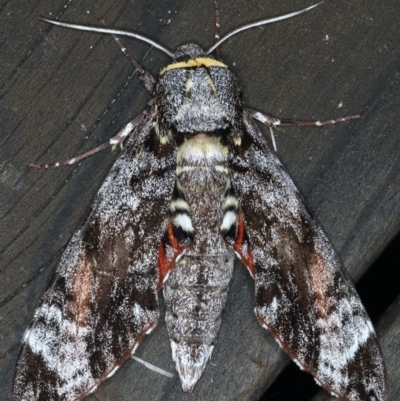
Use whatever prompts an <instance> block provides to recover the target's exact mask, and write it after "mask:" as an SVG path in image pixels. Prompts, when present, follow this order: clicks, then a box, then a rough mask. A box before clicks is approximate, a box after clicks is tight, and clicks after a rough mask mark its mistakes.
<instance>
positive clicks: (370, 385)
mask: <svg viewBox="0 0 400 401" xmlns="http://www.w3.org/2000/svg"><path fill="white" fill-rule="evenodd" d="M239 142H240V141H238V140H237V139H236V140H235V145H232V154H231V157H230V168H231V170H232V172H231V175H232V176H231V179H232V186H233V188H234V191H235V192H236V194H237V196H238V198H239V202H240V203H239V204H240V207H241V209H242V211H243V214H244V220H245V225H246V231H247V234H248V236H249V240H250V245H251V247H252V252H253V259H254V267H255V287H256V294H255V297H256V298H255V301H256V307H255V312H256V315H257V318H258V320H259V322H260V324H261V325H262V326H263V327H265V328H267V329H268V330H269V331H270V332H271V333H272V335H273V336H274V338H275V339H276V340H277V341H278V342H279V344H280V345H281V346H282V348H283V349H284V350H285V351H286V352H287V353H288V354H289V356H290V357H291V358H292V359H293V360H294V361H295V362H296V363H298V364H299V365H300V367H301V368H303V369H305V370H306V371H308V372H310V373H311V374H313V375H314V376H315V378H316V381H317V382H318V383H319V384H320V385H321V386H323V387H324V388H325V389H326V390H328V391H329V392H331V393H334V394H336V395H338V396H339V397H342V398H343V399H345V400H349V401H350V400H351V401H355V400H359V401H360V400H362V401H367V400H368V401H373V400H375V401H377V400H384V399H385V391H386V390H385V386H386V384H385V371H384V365H383V360H382V355H381V351H380V348H379V345H378V341H377V338H376V335H375V332H374V329H373V327H372V324H371V322H370V320H369V318H368V315H367V313H366V312H365V310H364V307H363V305H362V304H361V301H360V299H359V297H358V295H357V293H356V290H355V288H354V286H353V284H352V283H351V281H350V280H349V278H348V277H347V274H346V273H345V272H344V270H343V269H342V266H341V264H340V262H339V259H338V257H337V255H336V254H335V252H334V250H333V248H332V246H331V245H330V244H329V242H328V240H327V238H326V237H325V235H324V233H323V232H322V230H321V229H320V227H319V226H318V225H317V224H316V222H315V221H314V219H313V218H312V217H311V216H310V214H309V213H308V211H307V210H306V208H305V206H304V203H303V201H302V199H301V197H300V195H299V193H298V191H297V189H296V188H295V186H294V184H293V181H292V180H291V178H290V177H289V175H288V174H287V173H286V171H285V170H284V169H283V167H282V164H281V163H280V161H279V160H278V158H277V157H276V155H275V154H274V153H272V152H271V151H270V150H269V149H268V147H267V146H266V144H265V140H264V139H263V137H262V134H261V132H260V131H259V130H258V128H257V126H256V125H255V123H254V121H253V120H252V119H251V117H250V116H249V114H248V113H247V112H246V111H245V113H244V132H243V136H242V138H241V143H239Z"/></svg>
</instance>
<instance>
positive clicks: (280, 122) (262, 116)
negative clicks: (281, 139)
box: [247, 109, 361, 152]
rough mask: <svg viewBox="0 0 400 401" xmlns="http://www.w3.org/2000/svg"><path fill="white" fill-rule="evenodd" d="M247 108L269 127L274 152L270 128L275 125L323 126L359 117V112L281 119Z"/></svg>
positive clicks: (274, 144)
mask: <svg viewBox="0 0 400 401" xmlns="http://www.w3.org/2000/svg"><path fill="white" fill-rule="evenodd" d="M247 110H248V112H249V113H250V115H251V116H252V117H253V118H254V119H256V120H257V121H260V123H263V124H264V125H266V126H267V127H268V128H269V132H270V134H271V140H272V145H273V147H274V151H275V152H276V151H277V148H276V141H275V136H274V131H273V129H272V128H273V127H277V126H278V125H297V126H311V127H323V126H324V125H333V124H337V123H341V122H343V121H348V120H355V119H357V118H361V116H360V114H355V115H353V116H346V117H340V118H336V119H333V120H324V121H319V120H311V121H304V120H290V119H285V120H283V119H280V118H274V117H271V116H267V115H266V114H262V113H260V112H259V111H255V110H250V109H247Z"/></svg>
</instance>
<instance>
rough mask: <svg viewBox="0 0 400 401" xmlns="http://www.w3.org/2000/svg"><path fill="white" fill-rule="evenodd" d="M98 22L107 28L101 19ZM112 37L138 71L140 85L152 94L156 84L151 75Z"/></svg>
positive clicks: (114, 36) (115, 37) (116, 38)
mask: <svg viewBox="0 0 400 401" xmlns="http://www.w3.org/2000/svg"><path fill="white" fill-rule="evenodd" d="M99 21H100V22H101V23H102V24H103V25H104V26H105V27H106V28H108V26H107V24H106V21H105V20H104V18H103V17H101V18H100V19H99ZM112 37H113V38H114V40H115V41H116V42H117V45H118V46H119V48H120V49H121V51H122V53H124V55H125V56H126V58H127V59H128V60H129V61H130V63H131V64H132V65H133V66H134V67H135V68H136V69H137V70H138V71H139V73H140V76H139V79H140V81H141V82H142V84H143V85H144V86H145V88H146V89H147V90H148V91H149V92H150V93H153V91H154V85H155V83H156V80H155V79H154V77H153V75H151V74H150V72H149V71H147V70H145V69H144V68H143V67H142V66H141V65H140V63H139V62H138V61H137V60H136V59H135V57H133V55H132V53H131V52H130V51H129V50H128V49H127V48H126V47H125V46H124V45H123V44H122V42H121V40H120V39H119V37H118V36H117V35H114V34H112Z"/></svg>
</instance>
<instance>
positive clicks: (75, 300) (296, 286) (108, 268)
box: [14, 6, 385, 401]
mask: <svg viewBox="0 0 400 401" xmlns="http://www.w3.org/2000/svg"><path fill="white" fill-rule="evenodd" d="M313 7H315V6H311V7H308V8H306V9H303V10H300V11H297V12H294V13H290V14H287V15H284V16H282V17H277V18H273V19H269V20H264V21H260V22H259V23H255V24H250V25H248V26H245V27H243V28H239V29H237V30H235V31H233V32H231V33H230V34H228V35H226V36H225V37H224V38H222V39H221V40H218V39H219V17H217V23H216V35H215V36H216V41H215V43H214V45H213V46H212V47H211V48H210V49H209V50H207V51H204V50H202V49H201V48H200V47H199V46H197V45H194V44H188V45H184V46H181V47H180V48H179V49H178V50H177V51H176V52H175V53H172V52H170V51H168V50H166V49H164V48H163V47H162V46H160V45H158V44H156V43H154V42H153V41H151V40H149V39H147V38H143V37H141V36H140V35H136V34H128V33H126V32H124V31H115V30H109V29H104V28H90V27H82V26H75V25H71V24H63V23H59V22H55V21H49V20H46V21H47V22H52V23H54V24H58V25H61V26H67V27H70V28H76V29H84V30H91V31H98V32H106V33H114V34H121V35H128V36H133V37H136V38H138V39H141V40H144V41H146V42H148V43H150V44H152V45H154V46H156V47H158V48H159V49H161V50H163V51H165V52H166V53H167V54H169V55H170V57H171V58H172V62H171V64H169V65H167V66H166V67H165V68H164V69H163V70H162V71H161V72H160V74H159V77H158V80H157V81H156V80H154V78H153V77H152V76H151V75H150V74H149V73H147V72H146V71H144V70H143V69H141V67H140V66H137V65H135V64H134V65H135V66H136V67H137V68H138V69H139V71H140V72H141V74H142V79H143V82H144V84H145V86H146V88H148V89H149V90H150V92H151V95H152V98H151V100H150V102H149V105H148V108H147V110H145V111H144V112H143V113H141V114H140V115H139V116H137V117H136V118H135V119H134V120H133V121H132V122H130V123H129V124H128V125H127V126H126V127H124V128H123V130H121V131H120V133H118V135H117V136H115V137H114V138H113V139H111V140H110V141H109V143H108V144H106V145H109V144H117V143H120V144H121V143H122V142H123V141H124V140H125V139H127V142H126V145H125V148H124V150H123V151H122V153H121V155H120V157H119V158H118V160H117V161H116V163H115V164H114V166H113V168H112V169H111V171H110V174H109V175H108V177H107V178H106V180H105V182H104V184H103V185H102V187H101V188H100V190H99V192H98V194H97V196H96V199H95V203H94V204H95V206H94V207H93V210H92V212H91V214H90V216H89V217H88V219H87V220H86V222H85V223H84V225H83V226H82V227H81V228H80V229H79V230H78V231H77V232H76V233H75V234H74V236H73V237H72V239H71V241H70V243H69V245H68V247H67V249H66V251H65V252H64V254H63V255H62V257H61V260H60V263H59V265H58V267H57V269H56V272H55V274H54V276H53V278H52V280H51V282H50V284H49V287H48V289H47V290H46V292H45V294H44V295H43V297H42V299H41V301H40V302H39V305H38V306H37V308H36V311H35V314H34V317H33V320H32V322H31V324H30V326H29V328H28V330H27V332H26V333H25V336H24V340H23V347H22V350H21V353H20V357H19V361H18V365H17V370H16V375H15V380H14V400H68V401H69V400H71V401H72V400H81V399H83V398H85V397H86V396H87V395H88V394H89V393H90V392H92V391H94V390H95V389H96V388H97V386H98V385H99V384H101V382H102V381H104V380H105V379H106V378H108V377H110V376H111V375H112V374H113V373H114V372H115V371H116V369H118V367H119V366H121V364H122V363H123V362H124V361H125V360H126V359H128V358H129V357H130V356H131V355H132V354H133V353H134V351H135V349H136V347H137V346H138V344H139V343H140V341H141V340H142V339H143V337H144V336H145V335H146V334H148V333H150V331H151V330H152V329H153V328H154V327H155V325H156V324H157V321H158V315H159V312H158V305H157V298H158V292H159V291H160V290H161V289H162V290H163V293H164V298H165V302H166V305H167V311H166V324H167V328H168V332H169V335H170V340H171V348H172V357H173V359H174V361H175V362H176V368H177V371H178V373H179V376H180V379H181V383H182V388H183V390H184V391H192V390H193V387H194V386H195V384H196V382H197V381H198V379H199V378H200V376H201V374H202V372H203V370H204V368H205V366H206V363H207V361H208V359H209V358H210V356H211V353H212V350H213V348H214V345H215V344H216V339H217V334H218V330H219V326H220V322H221V316H222V310H223V308H224V305H225V301H226V297H227V292H228V289H229V283H230V280H231V277H232V271H233V263H234V260H235V258H239V259H240V260H241V261H242V263H243V264H244V265H245V266H246V267H247V269H248V270H249V272H250V274H251V276H252V277H253V278H254V281H255V313H256V317H257V319H258V321H259V323H260V324H261V325H262V326H263V327H265V328H266V329H268V330H269V331H270V332H271V334H272V335H273V337H274V338H275V339H276V340H277V341H278V343H279V344H280V346H281V347H282V348H283V349H284V350H285V352H286V353H288V355H289V356H290V357H291V358H292V359H293V360H294V361H295V362H296V363H297V364H298V365H299V366H300V367H301V368H302V369H304V370H306V371H308V372H310V373H311V374H313V375H314V377H315V379H316V380H317V382H318V383H319V384H321V386H322V387H324V388H325V389H326V390H328V391H330V392H332V393H334V394H336V395H338V396H340V397H341V398H343V399H345V400H349V401H355V400H362V401H366V400H368V401H373V400H384V398H385V372H384V367H383V360H382V356H381V352H380V349H379V345H378V342H377V339H376V335H375V332H374V329H373V327H372V324H371V322H370V320H369V318H368V316H367V314H366V312H365V310H364V308H363V306H362V304H361V301H360V299H359V297H358V295H357V293H356V291H355V289H354V287H353V285H352V283H351V281H350V280H349V278H348V277H347V274H346V273H345V271H344V270H343V269H342V266H341V264H340V262H339V259H338V257H337V256H336V254H335V252H334V250H333V248H332V246H331V245H330V244H329V242H328V240H327V238H326V237H325V235H324V233H323V232H322V231H321V229H320V228H319V226H318V225H317V223H316V222H315V220H314V219H313V218H312V217H311V216H310V214H309V212H308V211H307V209H306V207H305V205H304V203H303V201H302V199H301V196H300V195H299V193H298V191H297V189H296V188H295V186H294V184H293V182H292V180H291V178H290V177H289V176H288V174H287V173H286V172H285V170H284V169H283V167H282V164H281V163H280V161H279V159H278V158H277V156H276V155H275V153H273V152H272V151H271V150H269V148H268V146H267V144H266V141H265V139H264V137H263V135H262V134H261V132H260V131H259V129H258V127H257V125H256V124H255V122H254V120H259V121H261V122H262V123H264V124H265V125H267V126H268V127H272V126H277V125H282V124H292V125H295V124H297V125H301V124H303V125H314V126H320V125H325V124H333V123H335V122H340V121H345V120H349V119H351V118H357V116H349V117H344V118H341V119H337V120H330V121H323V122H319V121H316V122H296V121H291V120H279V119H274V118H272V117H269V116H265V115H263V114H261V113H259V112H255V111H252V110H250V109H248V108H246V107H245V106H244V105H243V102H242V96H241V89H240V86H239V84H238V82H237V80H236V78H235V76H234V75H233V74H232V72H231V71H230V70H229V69H228V67H227V65H226V64H224V63H223V62H222V61H220V60H219V56H218V55H219V45H220V44H221V43H222V42H223V41H224V40H226V39H227V38H228V37H230V36H232V35H233V34H235V33H237V32H240V31H241V30H243V29H247V28H251V27H253V26H258V25H261V24H265V23H270V22H274V21H278V20H280V19H285V18H290V17H293V16H295V15H298V14H300V13H302V12H305V11H308V10H310V9H311V8H313ZM217 10H218V9H217V7H216V11H217ZM216 15H217V16H218V13H217V12H216ZM122 50H123V51H125V52H126V49H125V50H124V48H122ZM214 51H215V52H216V57H215V58H214V57H212V56H211V55H210V54H211V53H213V52H214ZM101 147H105V146H101ZM88 153H93V152H88ZM88 153H87V154H84V155H83V156H80V157H76V158H74V159H71V160H69V161H66V162H59V163H55V164H49V165H40V166H41V167H53V166H59V165H63V164H72V163H74V162H75V161H77V160H79V159H80V158H82V157H84V156H87V155H88Z"/></svg>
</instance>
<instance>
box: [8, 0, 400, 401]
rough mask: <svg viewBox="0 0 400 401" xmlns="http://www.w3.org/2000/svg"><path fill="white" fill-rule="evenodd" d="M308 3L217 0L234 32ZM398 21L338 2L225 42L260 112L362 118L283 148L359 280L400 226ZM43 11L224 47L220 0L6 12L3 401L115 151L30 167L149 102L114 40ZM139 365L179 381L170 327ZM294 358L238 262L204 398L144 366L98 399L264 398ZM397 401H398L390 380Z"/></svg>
mask: <svg viewBox="0 0 400 401" xmlns="http://www.w3.org/2000/svg"><path fill="white" fill-rule="evenodd" d="M64 4H65V6H64ZM309 4H310V3H309V2H308V1H304V0H301V1H300V0H298V1H297V0H296V1H291V2H290V4H289V3H288V2H280V1H277V0H274V1H273V0H265V1H261V0H257V1H256V0H250V1H246V2H243V1H239V0H232V1H229V2H228V1H226V0H224V1H223V0H220V7H221V16H222V32H223V33H224V32H228V31H230V30H231V29H232V28H234V27H237V26H239V25H241V24H243V23H246V22H249V21H254V20H257V19H260V18H262V17H266V16H274V15H280V14H283V13H285V12H289V11H292V10H296V9H299V8H302V7H305V6H307V5H309ZM397 12H398V3H397V0H388V1H387V2H385V4H384V5H383V4H381V3H377V2H373V1H372V0H366V1H363V2H355V1H353V2H347V1H342V0H336V1H334V2H333V1H330V2H326V3H324V4H323V5H321V6H320V7H318V8H317V9H316V10H313V11H312V12H310V13H307V14H305V15H302V16H300V17H297V18H295V19H292V20H288V21H285V22H281V23H279V24H274V25H270V26H267V27H264V28H262V29H258V28H257V29H253V30H251V31H248V32H246V33H243V34H241V35H239V36H237V37H234V38H232V39H231V40H230V41H229V42H228V43H227V44H225V45H223V47H222V55H223V59H224V61H225V62H226V63H227V64H229V65H230V66H232V70H233V71H234V72H235V73H236V75H237V77H238V79H239V81H240V83H241V85H242V87H243V91H244V98H245V101H246V104H247V105H248V106H249V107H252V108H254V109H258V110H260V111H263V112H265V113H269V114H271V115H274V116H279V117H286V118H303V119H311V118H315V119H317V118H330V117H339V116H342V115H347V114H354V113H358V112H360V113H361V114H362V115H363V119H362V120H359V121H353V122H350V123H345V124H342V125H338V126H335V127H327V128H324V129H312V128H301V129H300V128H285V129H284V130H283V131H281V132H279V133H278V134H277V144H278V154H279V155H280V157H281V159H282V161H283V163H284V165H285V166H286V168H287V170H288V171H289V173H290V174H291V176H292V177H293V179H294V181H295V182H296V184H297V185H298V187H299V189H300V192H301V193H302V194H303V196H304V198H305V200H306V202H307V204H308V206H309V208H310V209H311V211H312V212H313V214H314V215H315V216H316V218H317V219H318V220H319V221H320V223H321V225H322V226H323V228H324V230H325V231H326V233H327V235H328V237H329V238H330V240H331V242H332V244H333V246H334V247H335V249H336V250H337V252H338V254H339V256H340V258H341V260H342V261H343V262H344V264H345V266H346V268H347V269H348V270H349V271H350V273H351V276H352V278H354V279H355V280H356V279H358V278H359V277H361V275H362V274H363V273H364V272H365V271H366V269H367V268H368V266H369V265H370V264H371V263H372V261H373V260H374V259H375V258H376V257H377V255H379V253H380V252H381V251H382V249H383V248H384V247H385V245H386V244H387V243H388V241H389V240H390V239H391V238H392V237H393V236H394V235H395V234H396V232H397V231H398V229H399V227H400V212H399V204H400V169H399V167H400V162H399V149H400V134H399V128H398V127H399V126H400V121H399V120H400V113H399V109H400V96H399V94H400V85H399V64H400V61H399V60H400V48H399V46H398V43H400V29H399V28H400V27H399V19H398V18H396V13H397ZM50 13H51V14H50ZM39 15H41V16H46V17H51V16H52V17H60V19H62V20H65V21H70V22H79V23H82V24H92V25H93V24H95V25H96V24H97V18H99V17H100V16H105V17H106V20H107V22H108V23H109V24H110V25H112V26H114V27H118V28H121V29H131V30H135V31H137V32H140V33H143V34H146V35H148V36H149V37H151V38H153V39H155V40H158V41H160V42H161V43H162V44H164V45H165V46H167V47H169V48H170V49H174V48H176V47H177V46H178V45H180V44H183V43H185V42H189V41H193V42H196V43H198V44H200V45H202V46H204V47H205V48H206V47H208V46H209V45H210V44H211V42H212V38H213V23H214V21H213V6H212V1H211V0H210V1H203V2H195V1H182V0H166V1H163V2H159V1H156V0H135V1H125V0H123V1H97V2H92V1H89V0H83V1H80V2H78V3H76V4H75V3H74V2H54V1H50V0H38V1H29V2H28V1H26V0H14V1H6V2H3V4H2V6H1V11H0V32H1V34H0V38H1V42H0V43H1V45H2V49H1V54H0V57H1V70H2V80H1V100H0V119H1V136H0V141H1V146H0V162H1V165H0V188H1V198H0V199H1V209H0V213H1V220H0V232H1V244H0V246H1V248H0V252H1V273H0V274H1V278H0V319H1V326H0V327H1V328H0V338H1V341H0V398H1V400H5V401H8V400H10V399H11V383H12V377H13V370H14V366H15V363H16V358H17V355H18V350H19V347H20V343H21V339H22V336H23V333H24V330H25V328H26V327H27V325H28V322H29V319H30V317H31V314H32V312H33V310H34V308H35V304H36V303H37V301H38V300H39V297H40V294H41V293H42V292H43V290H44V289H45V287H46V283H47V281H48V280H49V278H50V276H51V273H52V271H53V270H54V268H55V264H56V262H57V260H58V259H59V256H60V253H61V251H62V249H63V247H65V245H66V244H67V243H68V240H69V238H70V237H71V235H72V234H73V232H74V231H75V229H76V228H77V227H78V226H79V224H80V222H82V220H83V218H84V216H85V215H86V214H87V213H88V210H89V209H90V204H91V200H92V199H93V197H94V195H95V193H96V191H97V189H98V188H99V186H100V185H101V183H102V181H103V180H104V178H105V176H106V175H107V172H108V170H109V169H110V166H111V165H112V163H113V161H114V160H115V158H116V157H117V152H116V153H115V154H110V152H107V151H105V152H103V153H102V154H97V155H95V156H93V157H91V158H90V159H89V160H86V161H85V162H83V163H81V164H80V165H74V166H72V167H67V168H63V169H55V170H51V171H38V170H31V169H29V168H28V167H27V163H28V162H29V161H54V160H60V159H64V158H67V157H70V156H72V155H75V154H78V153H80V152H82V151H84V150H87V149H89V148H91V147H92V146H94V145H96V144H99V143H100V142H102V141H104V140H106V139H107V138H109V137H111V136H112V135H114V134H115V133H116V132H117V131H118V129H119V128H120V127H122V125H123V124H124V123H126V122H128V121H129V120H130V119H132V118H133V117H134V116H135V115H137V114H138V113H139V112H140V111H141V110H143V109H144V107H145V105H146V101H147V99H148V95H147V93H146V91H145V90H144V89H143V87H141V85H140V83H139V81H138V79H137V77H136V76H133V77H132V75H133V72H132V68H131V66H130V64H129V63H128V62H127V61H126V59H125V58H124V57H123V56H122V54H121V53H120V52H119V50H118V48H117V47H116V45H115V43H114V42H113V40H112V38H111V37H107V36H101V35H94V34H90V33H82V32H76V31H70V30H65V29H61V28H57V27H51V26H49V25H46V24H44V23H40V22H38V20H37V17H38V16H39ZM124 42H125V43H127V44H128V45H129V48H130V49H132V51H133V53H134V54H135V55H136V56H137V57H138V59H139V60H144V65H145V66H146V68H149V69H150V70H151V72H153V73H154V74H156V73H157V72H158V71H159V69H160V68H161V67H162V66H163V65H164V64H166V63H167V62H168V61H169V60H168V58H167V57H166V56H165V55H164V54H161V53H160V52H158V51H154V50H152V51H151V52H150V53H149V54H148V51H149V47H148V46H147V45H145V44H142V43H138V42H136V41H131V40H124ZM146 55H147V56H146ZM339 104H341V105H342V107H341V108H339ZM371 291H373V289H371ZM389 313H390V315H388V316H390V317H391V318H390V319H389V322H391V321H392V319H396V320H394V321H395V322H396V324H394V325H393V324H392V326H391V327H389V325H388V324H387V322H388V318H385V319H384V322H386V324H383V325H382V328H381V325H380V326H379V331H378V333H379V335H380V336H381V337H382V338H383V341H382V346H383V349H384V353H385V355H387V356H388V358H389V359H390V361H389V362H388V364H387V365H388V370H389V383H392V382H393V378H394V377H396V376H394V375H395V374H396V369H398V368H395V365H396V364H395V363H392V360H393V359H391V358H394V360H397V361H398V360H399V356H398V353H399V347H398V345H397V346H395V347H393V342H392V341H390V339H393V338H397V339H398V338H399V326H400V325H399V323H398V316H399V308H398V304H397V307H395V308H394V309H392V310H391V312H389ZM392 316H393V318H392ZM396 344H397V343H396ZM137 356H139V357H141V358H142V359H145V360H147V361H149V362H150V363H152V364H154V365H157V366H159V367H161V368H163V369H165V370H168V371H170V372H174V366H173V363H172V360H171V352H170V346H169V342H168V338H167V333H166V329H165V326H164V325H163V324H160V325H159V326H158V327H157V329H156V330H155V331H154V332H153V333H152V334H151V335H150V336H149V337H147V338H146V339H145V341H144V342H143V344H142V345H141V346H140V347H139V349H138V352H137ZM389 359H388V360H389ZM286 363H287V358H286V356H285V355H284V354H283V353H282V352H281V351H280V349H279V348H278V347H277V345H276V344H275V342H274V341H273V340H272V339H271V337H270V336H269V335H268V333H267V332H265V331H264V330H263V329H262V328H261V327H259V326H258V323H257V322H256V319H255V318H254V314H253V286H252V280H251V279H250V277H248V274H247V272H246V271H245V270H244V269H243V268H242V267H241V266H237V269H236V272H235V277H234V282H233V285H232V289H231V291H230V295H229V299H228V306H227V309H226V312H225V314H224V319H223V324H222V327H221V331H220V335H219V343H218V345H217V347H216V348H215V351H214V354H213V357H212V360H211V361H210V362H209V363H208V366H207V368H206V370H205V373H204V375H203V377H202V379H201V380H200V381H199V383H198V385H197V386H196V388H195V391H194V392H193V393H192V394H184V393H182V391H181V388H180V385H179V380H178V378H177V375H176V374H175V375H174V378H173V379H169V378H167V377H164V376H161V375H159V374H157V373H155V372H153V371H150V370H148V369H146V368H145V367H144V366H143V365H141V364H139V363H137V362H136V361H133V360H132V361H129V362H128V363H126V364H125V365H124V366H123V367H122V368H121V369H120V370H119V371H118V372H117V373H116V374H115V375H114V376H113V378H112V379H110V380H108V381H107V382H105V383H104V384H103V385H102V386H101V387H100V388H99V389H98V390H97V391H96V392H95V393H94V394H93V395H91V396H90V397H89V398H88V400H96V399H97V400H102V401H105V400H121V401H123V400H143V401H146V400H161V399H162V400H177V399H179V400H256V399H258V397H259V396H260V395H261V394H262V393H263V391H264V390H265V389H266V388H267V387H268V386H269V385H270V384H271V383H272V382H273V380H274V379H275V378H276V376H277V375H278V374H279V372H280V371H281V370H282V369H283V368H284V367H285V365H286ZM396 391H397V393H396ZM396 394H397V396H396ZM389 400H390V401H395V400H398V389H397V390H396V389H394V388H393V386H392V387H391V388H390V392H389Z"/></svg>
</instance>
